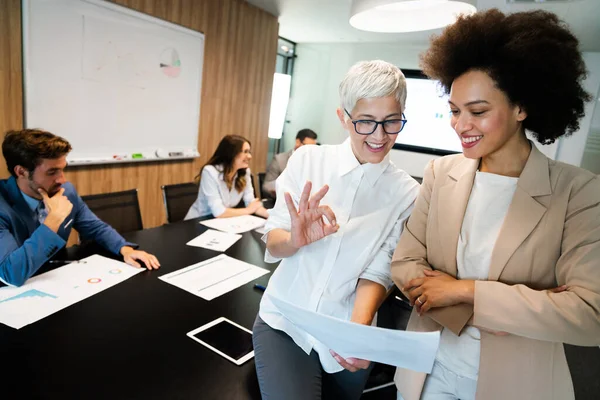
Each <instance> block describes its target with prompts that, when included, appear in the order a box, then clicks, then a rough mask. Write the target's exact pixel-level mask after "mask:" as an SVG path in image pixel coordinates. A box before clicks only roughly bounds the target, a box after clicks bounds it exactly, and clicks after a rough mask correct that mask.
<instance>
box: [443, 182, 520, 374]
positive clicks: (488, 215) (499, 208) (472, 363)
mask: <svg viewBox="0 0 600 400" xmlns="http://www.w3.org/2000/svg"><path fill="white" fill-rule="evenodd" d="M518 180H519V178H512V177H509V176H502V175H496V174H490V173H486V172H479V171H477V173H476V175H475V181H474V182H473V189H472V190H471V195H470V197H469V203H468V205H467V210H466V211H465V217H464V219H463V223H462V227H461V230H460V236H459V237H458V245H457V249H456V265H457V268H458V271H457V272H458V273H457V275H458V278H459V279H474V280H487V278H488V274H489V272H490V263H491V262H492V251H493V250H494V246H495V244H496V239H497V238H498V235H499V234H500V229H501V228H502V224H503V223H504V217H505V216H506V213H507V212H508V207H509V206H510V203H511V202H512V198H513V196H514V194H515V190H516V189H517V182H518ZM480 339H481V333H480V332H479V329H477V328H475V327H474V326H467V327H466V328H465V329H464V330H463V332H462V333H461V335H460V336H456V335H455V334H454V333H452V332H451V331H450V330H448V329H444V330H443V331H442V336H441V341H440V347H439V349H438V353H437V357H436V359H437V361H438V362H440V363H442V364H443V365H444V366H445V367H446V368H448V369H450V370H451V371H453V372H455V373H456V374H458V375H460V376H464V377H467V378H470V379H473V380H477V376H478V375H479V353H480Z"/></svg>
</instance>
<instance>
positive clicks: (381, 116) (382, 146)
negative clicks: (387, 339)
mask: <svg viewBox="0 0 600 400" xmlns="http://www.w3.org/2000/svg"><path fill="white" fill-rule="evenodd" d="M337 112H338V118H339V119H340V122H341V123H342V126H343V127H344V129H345V130H347V131H348V132H349V133H350V143H351V145H352V152H353V153H354V156H355V157H356V159H357V160H358V162H360V163H361V164H364V163H371V164H379V163H380V162H381V161H383V159H384V158H385V156H386V155H387V154H388V153H389V152H390V150H391V149H392V147H393V146H394V142H395V141H396V137H398V134H394V135H390V134H388V133H385V131H384V130H383V126H382V125H381V124H379V125H377V129H376V130H375V132H373V133H372V134H370V135H361V134H359V133H357V132H356V130H355V129H354V125H353V124H352V120H354V121H356V120H374V121H385V120H392V119H396V120H397V119H401V118H402V108H401V107H400V104H398V101H397V100H396V98H395V97H393V96H388V97H376V98H370V99H360V100H358V101H357V102H356V105H355V106H354V108H353V109H352V110H348V112H349V113H350V115H351V116H352V119H350V118H349V117H348V116H347V115H345V113H344V110H341V109H338V111H337Z"/></svg>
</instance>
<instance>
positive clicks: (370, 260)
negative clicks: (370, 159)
mask: <svg viewBox="0 0 600 400" xmlns="http://www.w3.org/2000/svg"><path fill="white" fill-rule="evenodd" d="M308 180H310V181H311V182H312V184H313V186H312V188H313V193H314V192H316V191H317V190H319V189H320V188H321V187H322V186H323V185H325V184H327V185H329V192H328V193H327V194H326V195H325V197H324V198H323V200H322V201H321V205H328V206H329V207H331V209H332V210H333V212H334V213H335V216H336V221H337V223H338V224H339V226H340V228H339V230H338V231H337V232H336V233H334V234H332V235H329V236H327V237H325V238H323V239H321V240H319V241H317V242H314V243H311V244H310V245H308V246H304V247H302V248H301V249H299V250H298V251H297V252H296V254H294V255H293V256H291V257H287V258H285V259H283V260H282V261H281V264H279V266H278V267H277V269H276V270H275V272H274V273H273V276H272V277H271V280H270V281H269V285H268V287H267V290H266V293H265V295H264V296H263V298H262V301H261V304H260V312H259V315H260V317H261V318H262V319H263V320H264V321H265V322H266V323H267V324H268V325H269V326H271V327H272V328H274V329H278V330H281V331H284V332H286V333H287V334H288V335H289V336H290V337H291V338H292V339H293V340H294V342H295V343H296V344H297V345H298V346H299V347H301V348H302V349H303V350H304V351H305V352H306V354H310V352H311V350H312V349H314V350H315V351H316V352H317V353H318V354H319V357H320V360H321V365H322V366H323V369H324V370H325V371H327V372H329V373H333V372H338V371H341V370H342V367H341V366H340V365H339V364H338V363H337V362H336V361H335V359H334V358H333V357H331V355H330V354H329V348H328V347H327V346H325V345H323V344H322V343H320V342H318V341H316V339H314V338H313V337H312V336H310V335H309V334H307V333H306V332H305V331H303V330H302V329H300V328H297V327H296V326H294V325H293V324H292V323H290V322H289V321H288V320H287V319H286V318H285V315H282V313H281V312H280V311H279V310H278V308H277V307H276V306H275V305H274V304H273V303H272V301H270V299H269V297H270V296H274V297H277V298H281V299H283V300H285V301H287V302H290V303H292V304H295V305H296V306H298V307H301V308H306V309H309V310H311V311H315V312H318V313H321V314H325V315H330V316H333V317H336V318H341V319H344V320H350V317H351V315H352V310H353V307H354V300H355V297H356V285H357V283H358V280H359V279H368V280H370V281H373V282H376V283H379V284H381V285H382V286H384V287H386V288H389V287H390V286H391V284H392V280H391V272H390V263H391V259H392V254H393V253H394V250H395V249H396V245H397V243H398V240H399V238H400V233H401V231H402V227H403V223H404V221H405V220H406V219H407V218H408V216H409V215H410V212H411V211H412V208H413V206H414V202H415V199H416V197H417V194H418V192H419V184H418V183H417V182H416V181H415V180H414V179H412V178H411V177H410V175H408V174H407V173H406V172H404V171H402V170H400V169H398V168H397V167H396V166H395V165H394V164H393V163H392V162H390V161H389V158H388V157H386V158H385V159H384V160H383V161H382V162H381V163H379V164H363V165H361V164H360V163H359V162H358V161H357V159H356V157H355V156H354V153H353V152H352V149H351V146H350V141H349V140H346V141H345V142H344V143H343V144H341V145H336V146H328V145H325V146H302V147H300V148H299V149H298V150H296V151H295V152H294V154H293V155H292V157H291V158H290V160H289V163H288V165H287V168H286V169H285V170H284V171H283V173H282V174H281V175H280V176H279V178H278V179H277V181H276V187H277V201H276V203H275V208H273V209H272V210H270V211H269V219H268V220H267V223H266V225H265V229H266V231H267V232H269V231H271V230H272V229H275V228H282V229H285V230H287V231H289V230H290V227H291V222H290V216H289V212H288V209H287V207H286V204H285V200H284V196H283V194H284V193H285V192H289V193H290V194H291V196H292V199H293V200H294V202H295V203H296V206H297V205H298V202H299V198H300V195H301V193H302V189H303V188H304V184H305V183H306V181H308ZM263 240H266V234H265V236H263ZM265 261H267V262H275V261H277V259H276V258H274V257H272V256H271V254H269V252H268V251H267V253H266V254H265ZM333 350H335V349H333Z"/></svg>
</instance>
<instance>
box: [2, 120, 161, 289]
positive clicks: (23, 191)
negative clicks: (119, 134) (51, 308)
mask: <svg viewBox="0 0 600 400" xmlns="http://www.w3.org/2000/svg"><path fill="white" fill-rule="evenodd" d="M70 151H71V145H70V144H69V142H67V141H66V140H65V139H63V138H61V137H59V136H56V135H53V134H52V133H50V132H45V131H41V130H36V129H25V130H21V131H10V132H8V133H7V134H6V136H5V137H4V141H3V142H2V154H3V155H4V159H5V160H6V165H7V167H8V171H9V172H10V174H11V175H12V176H11V177H10V178H9V179H3V180H0V281H1V282H2V283H4V284H7V285H11V286H21V285H23V284H24V283H25V281H26V280H27V279H29V278H30V277H31V276H32V275H33V274H35V272H36V271H37V270H38V269H39V268H40V267H41V266H42V265H43V264H44V263H45V262H46V261H48V260H49V259H51V258H52V257H53V256H54V255H55V254H56V252H58V251H59V250H60V249H62V248H63V247H65V245H66V243H67V239H68V238H69V234H70V233H71V228H75V230H77V232H78V233H79V235H80V237H81V238H82V239H83V240H94V241H96V242H98V243H99V244H100V245H101V246H102V247H104V248H106V249H107V250H108V251H110V252H112V253H114V254H120V255H122V256H123V259H124V261H125V262H126V263H127V264H130V265H133V266H134V267H138V268H139V267H140V264H139V262H140V261H141V262H143V263H144V264H145V266H146V268H148V269H157V268H159V267H160V263H159V262H158V260H157V258H156V257H155V256H153V255H152V254H148V253H146V252H144V251H140V250H135V249H134V248H135V247H137V245H135V244H133V243H128V242H126V241H125V239H123V237H122V236H121V235H119V234H118V233H117V232H116V231H115V230H114V229H113V228H111V227H110V226H109V225H107V224H106V223H104V222H102V221H101V220H100V219H98V217H96V215H94V213H92V212H91V211H90V209H89V208H88V207H87V206H86V204H85V203H84V202H83V200H81V197H79V195H78V194H77V191H76V190H75V188H74V187H73V185H72V184H70V183H69V182H67V181H66V180H65V175H64V169H65V167H66V166H67V160H66V157H67V154H68V153H69V152H70Z"/></svg>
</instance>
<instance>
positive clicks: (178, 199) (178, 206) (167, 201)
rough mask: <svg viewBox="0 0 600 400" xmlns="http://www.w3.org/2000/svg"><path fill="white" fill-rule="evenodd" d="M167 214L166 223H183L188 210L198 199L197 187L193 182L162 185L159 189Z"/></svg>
mask: <svg viewBox="0 0 600 400" xmlns="http://www.w3.org/2000/svg"><path fill="white" fill-rule="evenodd" d="M160 188H161V190H162V194H163V203H164V205H165V212H166V213H167V222H168V223H172V222H177V221H183V218H185V215H186V214H187V212H188V210H189V209H190V207H191V206H192V204H194V201H195V200H196V198H198V185H197V184H196V183H194V182H189V183H179V184H176V185H163V186H161V187H160Z"/></svg>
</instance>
